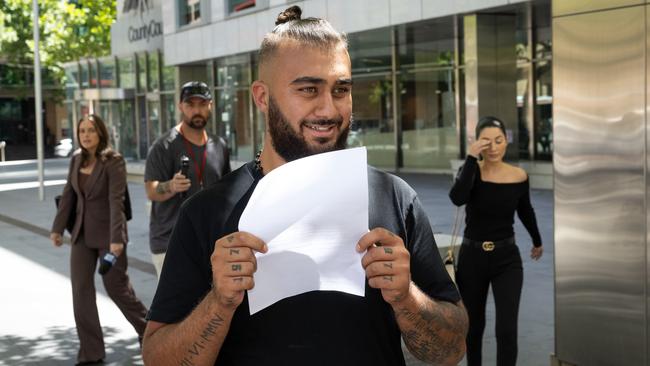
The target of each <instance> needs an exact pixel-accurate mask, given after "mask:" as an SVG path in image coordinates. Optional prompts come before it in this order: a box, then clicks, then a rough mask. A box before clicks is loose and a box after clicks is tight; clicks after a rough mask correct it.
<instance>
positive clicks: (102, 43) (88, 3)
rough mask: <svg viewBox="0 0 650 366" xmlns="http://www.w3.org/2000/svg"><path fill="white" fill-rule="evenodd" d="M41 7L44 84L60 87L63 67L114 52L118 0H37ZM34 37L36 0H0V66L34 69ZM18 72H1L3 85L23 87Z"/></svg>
mask: <svg viewBox="0 0 650 366" xmlns="http://www.w3.org/2000/svg"><path fill="white" fill-rule="evenodd" d="M38 4H39V31H40V32H39V36H40V48H39V50H40V52H39V53H40V58H41V65H42V66H43V68H44V75H43V81H44V82H46V81H48V80H51V81H54V82H55V83H59V85H62V83H63V78H64V72H63V69H62V64H63V63H66V62H69V61H74V60H77V59H82V58H87V57H100V56H104V55H108V54H110V49H111V47H110V45H111V24H112V23H113V22H114V20H115V18H116V4H115V0H67V1H66V0H39V2H38ZM33 39H34V37H33V25H32V0H0V62H2V63H5V64H9V65H32V64H33V60H34V41H33ZM5 69H6V70H7V69H12V70H13V68H11V67H7V68H5ZM15 74H18V75H17V76H16V75H15ZM20 74H21V73H20V72H18V73H16V72H15V70H13V71H12V72H4V73H0V83H3V84H4V83H7V82H9V83H10V82H12V81H13V82H14V83H15V84H20V83H21V80H20V79H21V76H20Z"/></svg>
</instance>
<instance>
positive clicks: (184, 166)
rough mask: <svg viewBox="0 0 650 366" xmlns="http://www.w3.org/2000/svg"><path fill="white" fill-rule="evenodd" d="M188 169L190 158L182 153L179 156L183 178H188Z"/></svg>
mask: <svg viewBox="0 0 650 366" xmlns="http://www.w3.org/2000/svg"><path fill="white" fill-rule="evenodd" d="M189 170H190V158H188V157H187V156H185V155H183V156H181V174H183V175H184V176H185V178H188V176H187V174H188V173H189Z"/></svg>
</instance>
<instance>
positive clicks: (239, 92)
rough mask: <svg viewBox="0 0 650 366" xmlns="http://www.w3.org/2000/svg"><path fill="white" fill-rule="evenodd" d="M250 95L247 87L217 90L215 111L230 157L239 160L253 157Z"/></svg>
mask: <svg viewBox="0 0 650 366" xmlns="http://www.w3.org/2000/svg"><path fill="white" fill-rule="evenodd" d="M250 103H251V97H250V93H249V90H248V88H246V89H235V88H227V89H220V90H217V105H216V108H215V113H216V114H217V115H216V117H217V121H218V123H219V125H220V126H222V128H223V135H222V136H223V137H224V138H225V139H226V141H227V142H228V148H229V149H230V154H231V158H232V159H234V160H239V161H249V160H252V159H253V155H254V152H253V134H252V131H251V120H250V107H251V106H250Z"/></svg>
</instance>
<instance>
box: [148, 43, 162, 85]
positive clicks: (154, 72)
mask: <svg viewBox="0 0 650 366" xmlns="http://www.w3.org/2000/svg"><path fill="white" fill-rule="evenodd" d="M158 69H159V67H158V52H153V53H150V54H149V91H154V92H155V91H158V86H159V85H160V82H159V80H158V78H159V72H158Z"/></svg>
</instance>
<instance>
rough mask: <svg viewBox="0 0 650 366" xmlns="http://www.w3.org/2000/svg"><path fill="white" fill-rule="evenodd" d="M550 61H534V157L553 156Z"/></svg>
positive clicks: (546, 157) (548, 158)
mask: <svg viewBox="0 0 650 366" xmlns="http://www.w3.org/2000/svg"><path fill="white" fill-rule="evenodd" d="M551 71H552V65H551V61H539V62H536V63H535V92H536V95H537V100H536V102H535V123H536V126H535V150H536V151H535V157H536V159H537V160H551V159H552V158H553V87H552V85H553V84H552V77H551Z"/></svg>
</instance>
